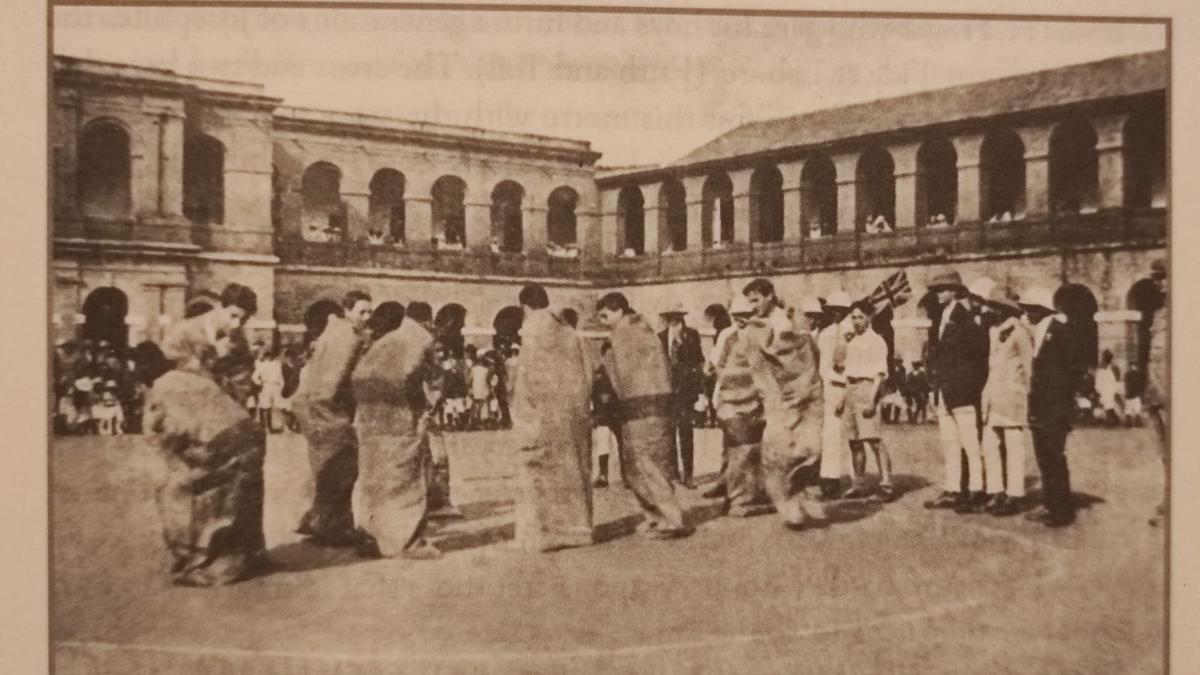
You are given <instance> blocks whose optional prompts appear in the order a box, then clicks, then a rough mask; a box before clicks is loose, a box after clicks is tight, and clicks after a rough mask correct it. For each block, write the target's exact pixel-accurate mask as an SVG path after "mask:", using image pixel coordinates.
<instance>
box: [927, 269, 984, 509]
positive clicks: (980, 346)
mask: <svg viewBox="0 0 1200 675" xmlns="http://www.w3.org/2000/svg"><path fill="white" fill-rule="evenodd" d="M929 292H930V293H931V294H933V295H935V296H936V299H937V305H938V307H939V309H938V310H937V311H936V313H935V315H934V317H933V321H932V325H931V326H930V328H929V359H928V360H929V379H930V381H931V383H932V384H933V390H934V392H935V394H936V397H937V412H938V430H939V432H940V436H941V440H942V451H943V455H944V458H945V481H944V482H943V484H942V493H941V494H940V495H939V496H938V497H937V498H936V499H933V500H930V501H928V502H925V508H929V509H945V508H956V510H959V511H961V512H969V511H974V510H977V509H981V508H983V506H984V505H985V504H986V502H987V496H986V494H985V493H984V492H983V458H982V456H981V454H980V448H979V400H980V394H981V393H982V391H983V385H984V383H985V382H986V381H987V359H988V336H987V333H986V332H985V331H984V329H983V327H982V326H980V325H979V324H978V323H976V321H975V317H974V314H973V312H972V307H971V305H970V301H969V300H968V298H967V296H968V291H967V288H966V286H964V285H963V282H962V277H960V276H959V274H958V272H956V271H949V272H941V273H939V274H937V275H936V276H934V278H933V280H932V282H931V283H930V284H929ZM964 453H965V454H966V459H967V485H966V491H964V490H963V486H962V460H963V454H964Z"/></svg>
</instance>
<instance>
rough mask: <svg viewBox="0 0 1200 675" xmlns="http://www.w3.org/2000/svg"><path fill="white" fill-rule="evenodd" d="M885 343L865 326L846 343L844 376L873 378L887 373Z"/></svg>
mask: <svg viewBox="0 0 1200 675" xmlns="http://www.w3.org/2000/svg"><path fill="white" fill-rule="evenodd" d="M887 368H888V363H887V343H886V342H884V341H883V338H882V337H880V336H879V333H876V332H875V331H873V330H871V329H870V328H867V329H866V330H865V331H863V332H862V333H860V334H858V335H855V336H854V337H853V338H852V339H851V340H850V342H849V343H848V344H847V345H846V377H852V378H860V377H869V378H874V377H878V376H881V375H886V374H887Z"/></svg>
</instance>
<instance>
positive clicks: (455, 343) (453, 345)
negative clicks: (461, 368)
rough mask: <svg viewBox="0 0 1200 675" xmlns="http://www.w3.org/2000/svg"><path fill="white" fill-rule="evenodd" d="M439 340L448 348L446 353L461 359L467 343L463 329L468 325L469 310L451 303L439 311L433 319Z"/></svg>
mask: <svg viewBox="0 0 1200 675" xmlns="http://www.w3.org/2000/svg"><path fill="white" fill-rule="evenodd" d="M433 323H434V326H435V332H436V333H437V336H436V337H437V340H438V342H440V343H441V344H442V346H444V347H445V348H446V353H447V354H449V355H450V356H453V357H454V358H456V359H461V358H462V355H463V347H464V346H465V344H466V342H465V340H464V338H463V328H464V327H465V326H466V325H467V308H466V307H463V306H462V305H460V304H458V303H457V302H451V303H449V304H446V305H443V306H442V307H441V308H440V309H438V311H437V314H435V315H434V317H433Z"/></svg>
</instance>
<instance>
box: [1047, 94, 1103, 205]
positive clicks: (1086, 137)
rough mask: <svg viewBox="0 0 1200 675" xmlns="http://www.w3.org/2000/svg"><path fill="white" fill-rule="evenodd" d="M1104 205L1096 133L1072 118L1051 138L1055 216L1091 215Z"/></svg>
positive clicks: (1083, 121)
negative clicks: (1101, 196)
mask: <svg viewBox="0 0 1200 675" xmlns="http://www.w3.org/2000/svg"><path fill="white" fill-rule="evenodd" d="M1099 205H1100V163H1099V159H1098V158H1097V155H1096V132H1095V130H1094V129H1092V125H1091V124H1090V123H1088V121H1087V120H1086V119H1083V118H1080V117H1072V118H1070V119H1067V120H1066V121H1064V122H1062V123H1061V124H1059V125H1058V126H1057V127H1055V128H1054V131H1053V132H1052V133H1051V135H1050V208H1051V211H1052V212H1053V213H1063V214H1070V213H1087V212H1090V211H1094V210H1096V208H1097V207H1098V206H1099Z"/></svg>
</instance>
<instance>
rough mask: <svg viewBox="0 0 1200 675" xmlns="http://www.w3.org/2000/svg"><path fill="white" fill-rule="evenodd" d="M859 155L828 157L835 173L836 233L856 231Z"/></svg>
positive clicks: (847, 154)
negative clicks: (831, 161) (836, 201)
mask: <svg viewBox="0 0 1200 675" xmlns="http://www.w3.org/2000/svg"><path fill="white" fill-rule="evenodd" d="M859 156H860V153H857V152H850V153H845V154H841V155H834V156H833V157H830V159H831V160H833V166H834V169H835V170H836V171H837V200H838V211H837V213H838V227H837V229H838V232H839V233H841V232H856V231H858V222H857V221H858V192H857V188H858V186H857V183H856V182H855V180H856V178H857V171H858V158H859Z"/></svg>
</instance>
